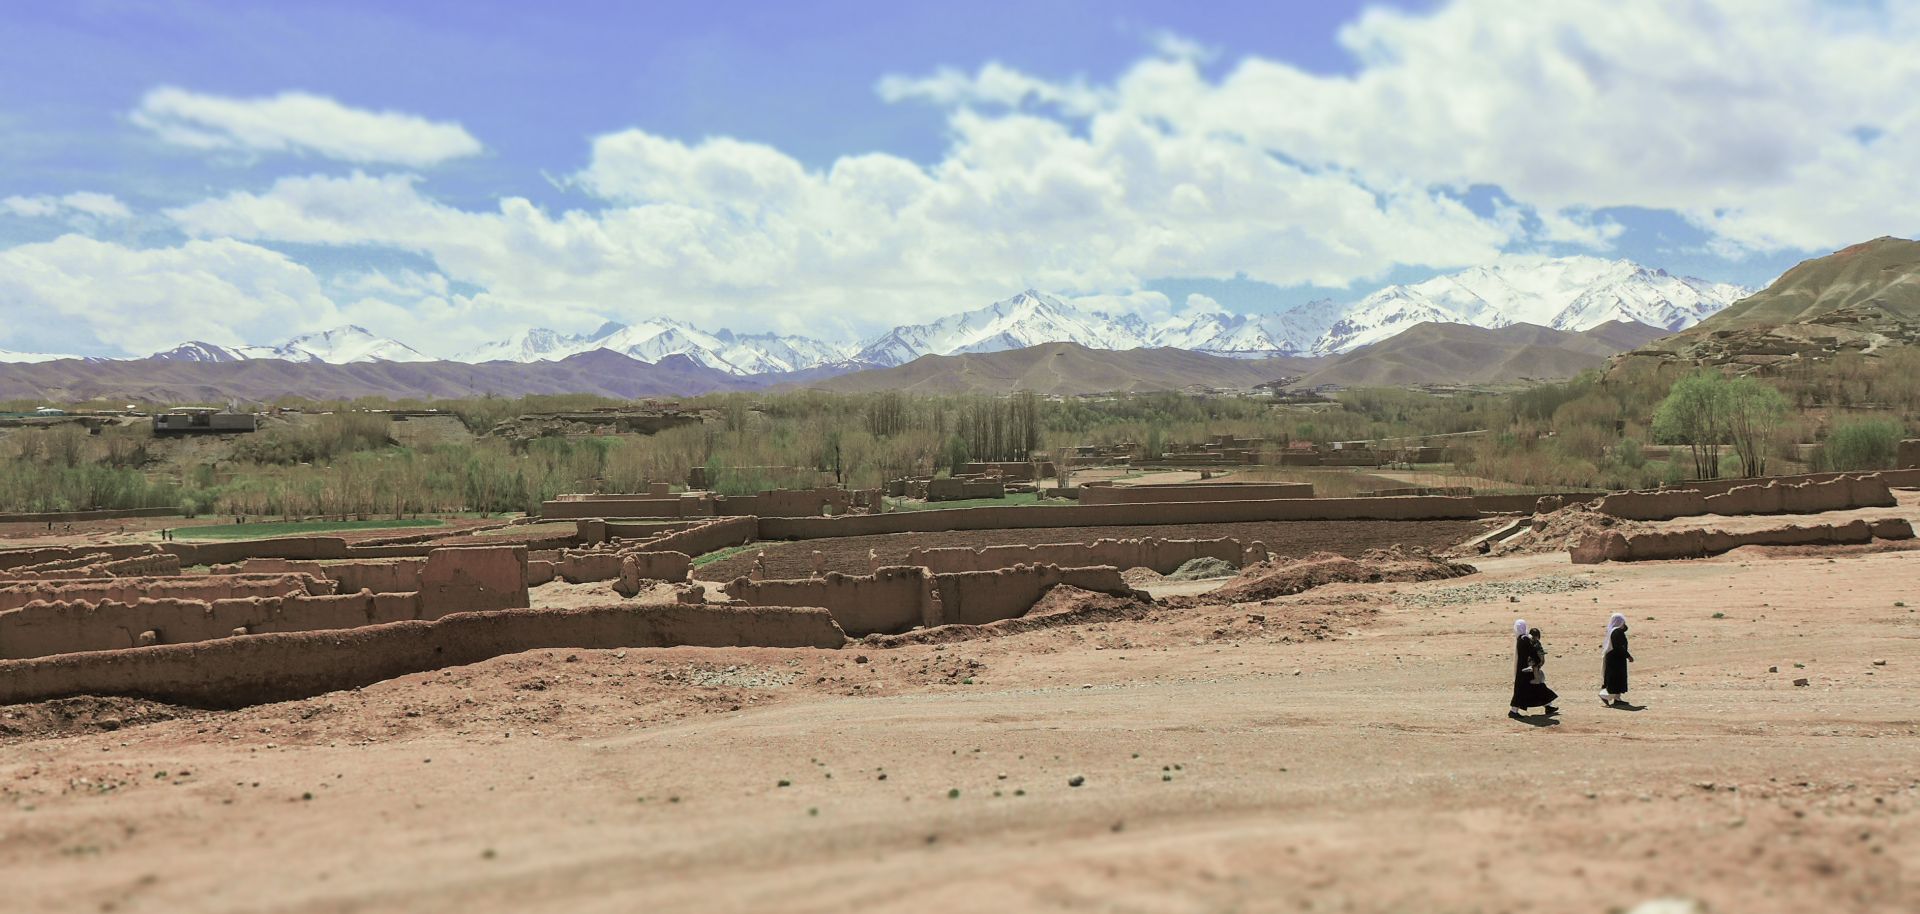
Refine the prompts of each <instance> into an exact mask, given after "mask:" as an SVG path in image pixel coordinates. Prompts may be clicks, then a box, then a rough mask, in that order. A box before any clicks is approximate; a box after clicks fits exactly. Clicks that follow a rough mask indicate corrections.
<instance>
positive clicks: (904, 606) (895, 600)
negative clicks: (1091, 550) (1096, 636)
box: [726, 565, 1133, 638]
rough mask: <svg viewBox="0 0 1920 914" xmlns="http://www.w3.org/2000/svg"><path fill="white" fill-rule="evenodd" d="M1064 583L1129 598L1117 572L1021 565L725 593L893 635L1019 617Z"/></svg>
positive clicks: (858, 631)
mask: <svg viewBox="0 0 1920 914" xmlns="http://www.w3.org/2000/svg"><path fill="white" fill-rule="evenodd" d="M1059 584H1071V585H1073V586H1075V587H1080V588H1082V589H1085V590H1095V591H1100V592H1102V593H1113V594H1129V593H1132V592H1133V591H1132V589H1131V588H1129V587H1128V586H1127V585H1126V582H1125V581H1123V580H1121V578H1120V570H1119V569H1118V568H1112V567H1102V568H1059V567H1056V566H1053V565H1021V566H1018V567H1014V568H1002V569H999V570H996V571H972V572H959V573H954V574H932V573H929V572H928V571H927V570H926V569H925V568H921V567H917V566H893V567H887V568H881V569H879V570H878V571H876V572H875V573H873V574H870V575H848V574H840V573H838V572H830V573H828V574H826V575H825V576H823V577H819V578H804V579H798V580H783V581H750V580H747V579H746V578H736V579H734V580H733V581H730V582H728V583H727V585H726V592H727V595H728V596H730V597H732V598H733V599H735V600H739V601H741V602H743V603H747V604H750V605H755V606H774V605H796V606H821V607H825V608H826V609H828V610H829V611H831V612H832V613H833V618H834V621H836V622H838V623H839V624H840V627H841V628H842V629H844V630H845V631H846V632H847V634H849V635H851V636H853V637H856V638H857V637H861V636H863V635H869V634H897V633H899V632H904V631H907V630H909V629H911V628H913V627H914V626H919V625H925V626H933V625H954V624H966V625H982V624H985V623H987V622H994V621H998V620H1001V619H1015V618H1019V617H1020V616H1023V615H1025V614H1026V612H1027V610H1029V609H1031V608H1033V604H1034V603H1037V602H1039V600H1040V598H1041V597H1042V596H1045V595H1046V592H1047V591H1048V590H1049V589H1051V588H1053V587H1055V586H1056V585H1059Z"/></svg>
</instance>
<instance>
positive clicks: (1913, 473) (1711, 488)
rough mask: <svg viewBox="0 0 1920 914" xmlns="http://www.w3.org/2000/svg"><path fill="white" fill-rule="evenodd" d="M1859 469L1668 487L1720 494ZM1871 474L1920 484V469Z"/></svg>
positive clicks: (1827, 477) (1899, 483)
mask: <svg viewBox="0 0 1920 914" xmlns="http://www.w3.org/2000/svg"><path fill="white" fill-rule="evenodd" d="M1858 475H1861V474H1860V472H1859V471H1857V470H1855V471H1851V472H1843V473H1803V474H1800V475H1797V476H1760V477H1756V478H1752V479H1735V478H1728V479H1695V480H1691V481H1689V482H1682V483H1676V484H1674V485H1672V486H1669V487H1668V488H1672V489H1693V490H1696V491H1698V492H1700V493H1701V494H1702V495H1719V494H1721V493H1722V492H1725V491H1727V490H1728V489H1731V488H1733V487H1735V486H1751V485H1765V484H1766V483H1769V482H1773V483H1779V484H1780V485H1783V486H1786V485H1798V484H1800V483H1803V482H1826V481H1828V480H1832V479H1838V478H1840V477H1842V476H1858ZM1870 475H1875V476H1879V477H1880V478H1881V480H1882V481H1884V482H1886V484H1887V485H1889V486H1897V487H1901V488H1912V487H1915V486H1920V469H1911V470H1908V469H1901V470H1876V471H1874V472H1873V473H1872V474H1870Z"/></svg>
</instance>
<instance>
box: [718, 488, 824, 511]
mask: <svg viewBox="0 0 1920 914" xmlns="http://www.w3.org/2000/svg"><path fill="white" fill-rule="evenodd" d="M851 499H852V496H851V495H850V494H849V493H848V492H847V490H845V489H836V488H826V487H823V488H817V489H773V490H769V491H766V492H761V493H759V494H757V495H721V496H718V497H716V498H715V499H714V502H715V505H714V513H715V514H717V515H721V516H724V517H749V516H751V517H819V516H821V515H823V514H845V513H847V506H848V505H849V504H850V503H851Z"/></svg>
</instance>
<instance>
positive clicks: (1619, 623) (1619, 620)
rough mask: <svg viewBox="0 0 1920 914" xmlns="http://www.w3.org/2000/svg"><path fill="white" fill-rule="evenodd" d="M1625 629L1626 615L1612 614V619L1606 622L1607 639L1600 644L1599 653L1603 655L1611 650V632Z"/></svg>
mask: <svg viewBox="0 0 1920 914" xmlns="http://www.w3.org/2000/svg"><path fill="white" fill-rule="evenodd" d="M1626 627H1627V617H1626V615H1625V614H1624V613H1614V614H1613V618H1611V619H1608V620H1607V639H1606V640H1605V641H1602V642H1600V652H1601V653H1603V654H1604V653H1606V652H1607V651H1610V650H1613V630H1614V629H1616V628H1626Z"/></svg>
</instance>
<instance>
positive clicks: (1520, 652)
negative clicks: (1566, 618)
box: [1507, 619, 1560, 720]
mask: <svg viewBox="0 0 1920 914" xmlns="http://www.w3.org/2000/svg"><path fill="white" fill-rule="evenodd" d="M1528 631H1529V629H1528V627H1527V620H1525V619H1515V620H1514V622H1513V654H1514V655H1513V701H1512V702H1510V703H1509V707H1508V709H1507V716H1508V717H1511V718H1514V719H1516V720H1518V719H1519V718H1520V717H1521V716H1523V715H1524V714H1525V711H1526V709H1527V708H1536V707H1545V708H1546V709H1547V714H1548V715H1549V716H1551V715H1554V714H1558V713H1560V709H1559V708H1556V707H1554V706H1553V703H1554V702H1555V701H1557V700H1558V699H1559V698H1560V696H1559V695H1558V694H1557V693H1555V692H1554V691H1553V690H1552V689H1549V688H1547V673H1546V669H1545V665H1546V661H1547V657H1546V648H1544V647H1543V646H1541V644H1540V642H1539V641H1537V640H1535V639H1533V638H1530V637H1528V636H1527V634H1528Z"/></svg>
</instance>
